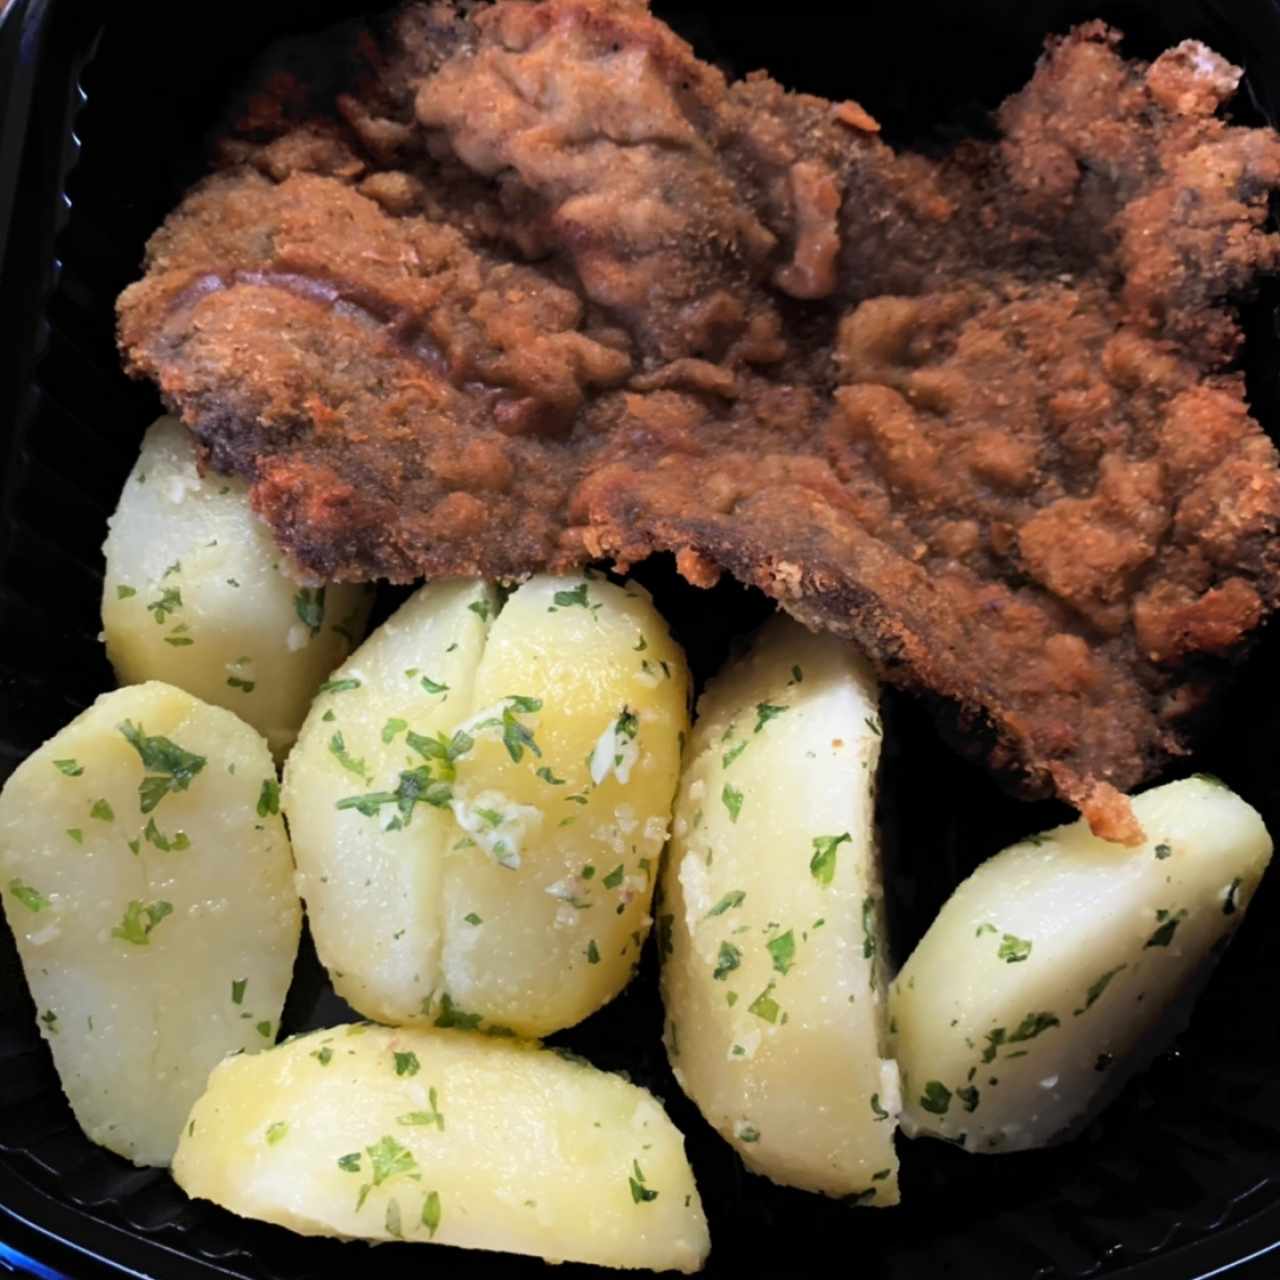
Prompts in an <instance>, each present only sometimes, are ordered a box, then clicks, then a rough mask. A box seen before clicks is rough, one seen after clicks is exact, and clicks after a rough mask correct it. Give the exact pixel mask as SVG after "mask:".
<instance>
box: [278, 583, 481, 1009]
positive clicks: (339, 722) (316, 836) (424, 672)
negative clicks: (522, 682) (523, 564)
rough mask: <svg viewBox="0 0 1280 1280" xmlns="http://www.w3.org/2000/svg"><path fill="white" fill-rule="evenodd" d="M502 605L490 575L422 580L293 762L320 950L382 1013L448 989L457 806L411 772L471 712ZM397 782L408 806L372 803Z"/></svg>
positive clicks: (296, 836)
mask: <svg viewBox="0 0 1280 1280" xmlns="http://www.w3.org/2000/svg"><path fill="white" fill-rule="evenodd" d="M496 604H497V598H496V595H495V593H494V591H493V588H492V587H489V586H487V585H485V584H483V583H476V582H463V581H444V582H437V583H433V584H432V585H431V586H427V587H423V588H422V589H421V590H419V591H418V592H417V593H416V594H415V595H413V596H412V597H410V599H409V600H407V601H406V602H405V603H404V604H403V605H402V606H401V607H400V609H399V610H398V611H397V612H396V613H395V614H393V615H392V617H390V618H389V619H388V620H387V621H386V622H385V623H383V625H382V626H381V627H379V628H378V630H377V631H375V632H374V633H373V635H371V636H370V637H369V639H368V640H366V641H365V642H364V644H363V645H361V647H360V648H359V649H358V650H357V651H356V653H355V654H353V655H352V657H350V658H349V659H348V660H347V661H346V662H345V663H344V664H343V665H342V666H341V667H340V668H339V669H338V670H337V671H335V672H334V673H333V676H332V678H331V679H330V680H329V681H328V682H327V683H326V684H325V685H324V686H323V687H322V690H321V692H320V694H319V695H318V697H317V698H316V701H315V705H314V706H313V707H312V709H311V713H310V715H309V716H308V717H307V719H306V722H305V724H304V725H303V727H302V732H301V733H300V734H299V735H298V742H297V745H296V746H295V747H294V749H293V751H292V752H291V753H290V755H289V759H288V761H287V763H286V765H285V770H284V790H283V803H284V810H285V813H287V814H288V816H289V830H290V834H291V836H292V839H293V849H294V856H295V857H296V859H297V864H298V891H299V893H301V895H302V897H303V898H304V899H305V901H306V904H307V916H308V919H309V920H310V922H311V935H312V937H313V938H314V940H315V944H316V951H317V953H318V954H319V956H320V959H321V961H322V962H323V963H324V965H325V967H326V968H327V969H328V970H329V975H330V977H331V978H332V979H333V985H334V989H335V990H336V991H337V992H338V994H339V995H340V996H342V998H343V999H344V1000H346V1001H347V1003H348V1004H350V1005H351V1006H352V1007H353V1008H355V1009H358V1010H359V1011H360V1012H361V1013H363V1014H364V1015H366V1016H367V1017H370V1018H374V1019H376V1020H377V1021H379V1022H390V1023H401V1022H407V1021H412V1020H414V1019H426V1018H427V1016H428V1015H427V1013H426V1012H424V1007H425V1008H427V1009H429V1008H430V1002H431V1001H432V999H433V996H434V993H435V991H436V987H437V985H438V979H439V973H440V954H441V950H442V947H443V945H444V944H443V934H444V922H443V919H442V906H441V903H442V888H441V882H442V879H443V876H444V862H445V858H446V855H447V852H448V850H449V849H450V848H451V847H452V845H453V844H455V843H456V842H457V841H458V839H459V838H460V837H461V835H462V833H461V832H460V831H457V830H456V829H455V827H454V824H453V819H452V817H451V816H450V814H449V810H448V808H447V807H446V808H441V807H439V806H438V805H432V804H430V803H423V802H418V803H415V802H414V799H413V796H414V795H415V794H417V793H418V792H421V793H422V794H423V795H425V796H427V797H430V796H431V795H432V792H430V791H429V790H428V788H427V785H426V783H425V774H415V773H414V770H424V769H426V768H430V767H431V766H432V765H433V764H435V765H438V762H435V761H432V760H430V759H429V758H427V757H426V756H424V755H422V754H421V753H420V752H419V751H415V750H414V748H413V747H412V746H410V745H409V744H410V742H418V741H421V740H425V739H430V738H434V736H435V735H436V734H438V733H442V732H444V733H451V732H452V729H453V726H454V725H455V724H457V723H458V722H459V721H460V720H463V719H465V718H466V716H467V713H468V711H469V710H470V707H471V700H472V687H473V685H474V683H475V673H476V668H477V667H478V665H479V662H480V654H481V652H482V651H483V649H484V642H485V637H486V635H487V634H488V631H489V626H490V619H491V618H492V615H493V613H494V612H495V611H496ZM418 735H422V739H421V740H420V739H419V737H418ZM405 774H407V775H408V777H409V781H408V782H405V781H404V780H403V778H402V775H405ZM415 777H423V778H424V782H423V784H422V785H421V786H417V787H415V784H414V782H413V779H414V778H415ZM397 791H398V792H399V793H400V794H401V796H402V797H403V799H404V804H405V805H407V806H408V807H407V809H403V808H402V806H401V804H400V803H399V802H397V801H391V802H388V803H378V802H377V801H376V797H377V796H378V795H382V796H394V795H395V793H396V792H397ZM447 795H448V792H447V789H446V792H445V798H446V800H447ZM362 796H374V797H375V799H374V800H371V801H368V802H366V803H364V804H361V803H360V797H362ZM467 927H469V926H467Z"/></svg>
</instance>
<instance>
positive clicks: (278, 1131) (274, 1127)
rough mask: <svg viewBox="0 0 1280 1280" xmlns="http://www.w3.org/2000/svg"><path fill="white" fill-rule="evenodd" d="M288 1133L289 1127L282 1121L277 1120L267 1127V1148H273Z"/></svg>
mask: <svg viewBox="0 0 1280 1280" xmlns="http://www.w3.org/2000/svg"><path fill="white" fill-rule="evenodd" d="M288 1132H289V1126H288V1124H286V1123H285V1121H283V1120H277V1121H276V1122H275V1124H271V1125H268V1126H267V1146H269V1147H274V1146H275V1145H276V1143H277V1142H279V1141H280V1140H281V1139H282V1138H283V1137H284V1136H285V1134H287V1133H288Z"/></svg>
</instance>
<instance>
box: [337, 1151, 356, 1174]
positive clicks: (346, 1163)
mask: <svg viewBox="0 0 1280 1280" xmlns="http://www.w3.org/2000/svg"><path fill="white" fill-rule="evenodd" d="M338 1168H339V1169H341V1170H342V1171H343V1172H344V1173H359V1172H360V1152H358V1151H352V1152H349V1153H348V1154H347V1155H345V1156H339V1157H338Z"/></svg>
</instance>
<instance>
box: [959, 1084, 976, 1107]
mask: <svg viewBox="0 0 1280 1280" xmlns="http://www.w3.org/2000/svg"><path fill="white" fill-rule="evenodd" d="M956 1097H957V1098H959V1099H960V1101H961V1102H962V1103H963V1104H964V1109H965V1110H966V1111H977V1109H978V1101H979V1099H980V1097H981V1095H980V1094H979V1093H978V1091H977V1089H975V1088H974V1087H973V1085H968V1086H967V1087H966V1088H963V1089H957V1090H956Z"/></svg>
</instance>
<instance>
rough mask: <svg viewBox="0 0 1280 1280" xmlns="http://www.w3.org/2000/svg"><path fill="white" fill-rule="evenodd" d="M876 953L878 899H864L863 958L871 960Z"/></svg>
mask: <svg viewBox="0 0 1280 1280" xmlns="http://www.w3.org/2000/svg"><path fill="white" fill-rule="evenodd" d="M875 954H876V900H875V899H874V898H871V897H867V898H863V900H862V958H863V959H864V960H871V959H873V958H874V957H875Z"/></svg>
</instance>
